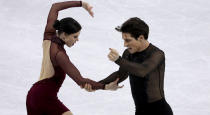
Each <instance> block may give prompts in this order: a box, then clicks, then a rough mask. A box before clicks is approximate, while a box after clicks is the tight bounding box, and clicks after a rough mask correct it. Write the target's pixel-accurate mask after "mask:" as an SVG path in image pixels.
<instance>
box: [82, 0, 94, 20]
mask: <svg viewBox="0 0 210 115" xmlns="http://www.w3.org/2000/svg"><path fill="white" fill-rule="evenodd" d="M82 7H83V8H84V9H85V10H87V11H88V13H89V14H90V15H91V16H92V17H94V14H93V11H92V8H93V7H92V6H90V5H89V4H88V3H87V2H83V1H82Z"/></svg>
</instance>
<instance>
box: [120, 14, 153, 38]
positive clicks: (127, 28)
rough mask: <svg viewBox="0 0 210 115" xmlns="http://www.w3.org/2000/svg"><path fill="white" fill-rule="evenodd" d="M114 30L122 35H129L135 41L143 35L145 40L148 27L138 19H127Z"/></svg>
mask: <svg viewBox="0 0 210 115" xmlns="http://www.w3.org/2000/svg"><path fill="white" fill-rule="evenodd" d="M116 30H118V31H120V32H123V33H130V34H131V36H132V37H134V38H135V39H137V38H138V37H139V36H140V35H143V36H144V38H145V39H146V40H147V39H148V35H149V26H148V25H147V24H146V23H145V22H144V21H143V20H141V19H139V18H138V17H133V18H130V19H128V20H127V21H125V22H124V23H123V24H122V26H121V27H118V28H116Z"/></svg>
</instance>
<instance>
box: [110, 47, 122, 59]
mask: <svg viewBox="0 0 210 115" xmlns="http://www.w3.org/2000/svg"><path fill="white" fill-rule="evenodd" d="M109 50H110V53H109V54H108V58H109V60H111V61H113V62H114V61H116V60H117V59H118V58H119V57H120V56H119V53H118V52H117V50H115V49H112V48H109Z"/></svg>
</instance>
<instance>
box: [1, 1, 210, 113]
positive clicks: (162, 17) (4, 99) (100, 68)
mask: <svg viewBox="0 0 210 115" xmlns="http://www.w3.org/2000/svg"><path fill="white" fill-rule="evenodd" d="M58 1H61V0H33V1H32V0H1V1H0V53H1V54H0V115H26V105H25V103H26V94H27V92H28V90H29V88H30V87H31V86H32V84H33V83H34V82H36V81H37V80H38V78H39V74H40V70H41V61H42V39H43V31H44V27H45V24H46V19H47V15H48V12H49V9H50V7H51V4H52V3H54V2H58ZM86 1H87V2H89V3H90V4H91V5H92V6H93V7H94V8H93V11H94V13H95V17H94V18H91V17H90V16H89V15H88V13H87V12H86V11H85V10H84V9H82V8H71V9H67V10H64V11H61V12H60V15H59V19H61V18H64V17H68V16H70V17H73V18H75V19H76V20H77V21H79V22H80V24H81V25H82V27H83V29H82V32H81V35H80V37H79V42H78V43H77V44H76V45H75V46H73V47H72V48H70V49H69V48H68V47H66V50H67V53H68V55H69V57H70V59H71V61H72V62H73V63H74V64H75V66H76V67H77V68H78V69H79V70H80V72H81V74H82V75H83V76H84V77H88V78H91V79H93V80H96V81H98V80H101V79H103V78H105V77H107V76H108V75H109V74H111V73H112V72H114V71H115V70H117V69H118V66H117V65H116V64H114V63H112V62H110V61H109V60H108V58H107V54H108V52H109V48H115V49H117V50H118V51H119V52H120V53H122V52H123V50H124V49H125V48H124V47H123V40H122V39H121V34H120V33H118V32H116V31H115V30H114V27H116V26H118V25H120V24H122V23H123V22H124V21H126V20H127V19H128V18H130V17H139V18H141V19H143V20H144V21H145V22H147V23H148V25H149V26H150V34H149V39H148V40H149V41H150V42H151V43H153V44H154V45H156V46H158V47H159V48H161V49H162V50H164V51H165V54H166V72H165V95H166V100H167V101H168V103H169V104H170V105H171V107H172V109H173V111H174V115H210V72H209V71H210V1H209V0H86ZM121 84H124V85H125V86H124V88H123V89H120V90H118V91H115V92H112V91H96V92H92V93H89V92H86V91H85V90H81V89H80V87H79V86H77V85H76V83H75V82H73V80H72V79H70V78H69V77H68V76H67V77H66V79H65V81H64V84H63V86H62V87H61V89H60V92H59V99H60V100H61V101H62V102H63V103H64V104H65V105H66V106H67V107H68V108H69V109H70V110H71V111H72V112H73V113H74V115H134V112H135V109H134V102H133V99H132V96H131V91H130V85H129V80H128V79H127V80H126V81H124V82H122V83H121Z"/></svg>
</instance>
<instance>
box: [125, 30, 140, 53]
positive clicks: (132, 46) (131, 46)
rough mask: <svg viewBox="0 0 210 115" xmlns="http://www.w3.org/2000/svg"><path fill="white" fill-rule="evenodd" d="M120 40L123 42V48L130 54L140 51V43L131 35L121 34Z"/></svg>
mask: <svg viewBox="0 0 210 115" xmlns="http://www.w3.org/2000/svg"><path fill="white" fill-rule="evenodd" d="M122 38H123V40H124V47H127V48H128V51H129V52H130V53H131V54H133V53H136V52H137V51H139V50H140V48H141V42H140V41H138V40H136V39H135V38H134V37H132V36H131V34H129V33H122Z"/></svg>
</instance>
